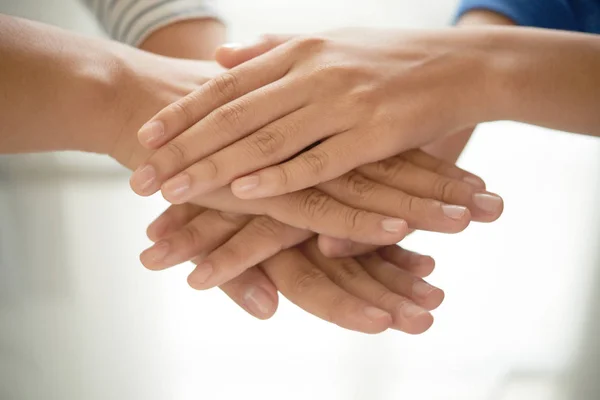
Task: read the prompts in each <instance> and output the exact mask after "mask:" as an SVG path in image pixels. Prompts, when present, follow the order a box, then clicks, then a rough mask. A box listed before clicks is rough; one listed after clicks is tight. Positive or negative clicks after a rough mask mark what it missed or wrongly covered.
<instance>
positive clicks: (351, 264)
mask: <svg viewBox="0 0 600 400" xmlns="http://www.w3.org/2000/svg"><path fill="white" fill-rule="evenodd" d="M337 264H338V265H337V266H336V267H335V268H334V269H332V271H331V279H332V280H333V281H334V282H335V283H337V284H340V285H348V284H350V283H351V282H353V281H356V280H357V279H360V278H361V277H363V276H364V270H363V269H362V268H361V267H360V265H359V264H358V263H357V262H356V261H355V260H354V259H352V258H343V259H340V260H338V263H337Z"/></svg>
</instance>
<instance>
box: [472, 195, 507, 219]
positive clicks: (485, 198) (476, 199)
mask: <svg viewBox="0 0 600 400" xmlns="http://www.w3.org/2000/svg"><path fill="white" fill-rule="evenodd" d="M473 204H474V205H475V207H477V210H476V211H475V210H474V212H476V215H477V221H479V222H494V221H496V220H497V219H498V218H500V216H501V215H502V213H503V212H504V199H502V197H500V196H498V195H497V194H495V193H489V192H479V193H475V194H474V195H473Z"/></svg>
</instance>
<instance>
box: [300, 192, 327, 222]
mask: <svg viewBox="0 0 600 400" xmlns="http://www.w3.org/2000/svg"><path fill="white" fill-rule="evenodd" d="M330 203H331V199H330V197H329V196H328V195H326V194H325V193H323V192H321V191H319V190H315V189H308V190H305V191H303V192H301V195H300V201H299V204H298V208H299V210H298V211H299V212H300V213H302V215H305V216H307V217H308V218H319V217H321V216H323V215H325V214H326V213H327V211H328V209H329V207H330Z"/></svg>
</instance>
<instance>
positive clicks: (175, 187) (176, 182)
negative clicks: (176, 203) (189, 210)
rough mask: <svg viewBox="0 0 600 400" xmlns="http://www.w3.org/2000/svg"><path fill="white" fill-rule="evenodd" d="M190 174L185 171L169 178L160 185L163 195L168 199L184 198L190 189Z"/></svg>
mask: <svg viewBox="0 0 600 400" xmlns="http://www.w3.org/2000/svg"><path fill="white" fill-rule="evenodd" d="M191 181H192V180H191V179H190V176H189V175H188V174H187V173H183V174H180V175H177V176H176V177H175V178H172V179H169V180H168V181H167V182H165V184H164V185H163V187H162V192H163V196H164V197H165V198H166V199H167V200H169V199H172V200H182V201H183V200H184V197H185V194H186V192H188V191H189V189H190V184H191Z"/></svg>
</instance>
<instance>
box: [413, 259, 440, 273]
mask: <svg viewBox="0 0 600 400" xmlns="http://www.w3.org/2000/svg"><path fill="white" fill-rule="evenodd" d="M414 265H415V267H414V269H413V271H414V273H415V275H417V276H419V277H421V278H426V277H428V276H429V275H431V274H432V273H433V271H434V269H435V260H434V259H433V257H430V256H422V255H419V260H418V261H417V262H416V263H415V264H414Z"/></svg>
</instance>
